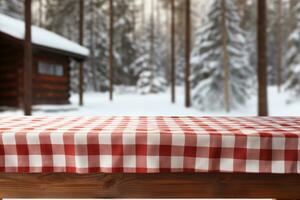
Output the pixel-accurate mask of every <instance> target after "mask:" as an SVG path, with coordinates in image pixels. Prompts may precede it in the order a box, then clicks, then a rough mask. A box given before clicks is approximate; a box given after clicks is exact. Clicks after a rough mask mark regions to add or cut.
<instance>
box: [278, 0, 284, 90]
mask: <svg viewBox="0 0 300 200" xmlns="http://www.w3.org/2000/svg"><path fill="white" fill-rule="evenodd" d="M276 3H277V25H276V26H277V31H276V38H277V56H276V58H277V88H278V92H280V88H281V84H282V17H283V16H282V0H277V2H276Z"/></svg>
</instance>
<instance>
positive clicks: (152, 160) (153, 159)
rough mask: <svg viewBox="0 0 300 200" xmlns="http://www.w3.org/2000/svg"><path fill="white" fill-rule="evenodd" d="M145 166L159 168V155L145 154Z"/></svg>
mask: <svg viewBox="0 0 300 200" xmlns="http://www.w3.org/2000/svg"><path fill="white" fill-rule="evenodd" d="M147 168H149V169H158V168H159V156H147Z"/></svg>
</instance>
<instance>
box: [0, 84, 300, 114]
mask: <svg viewBox="0 0 300 200" xmlns="http://www.w3.org/2000/svg"><path fill="white" fill-rule="evenodd" d="M121 90H122V91H123V93H122V92H120V91H118V92H117V94H116V95H115V100H114V101H113V102H110V101H109V99H108V93H93V92H88V93H86V94H85V98H84V99H85V105H84V106H83V107H80V106H79V105H78V95H77V94H72V97H71V105H62V106H49V105H43V106H34V108H33V112H34V115H35V116H54V115H62V116H110V115H116V116H156V115H159V116H256V115H257V105H256V104H257V98H256V97H252V98H251V99H250V100H249V102H247V104H246V106H243V107H240V108H238V109H236V110H234V111H232V112H229V113H227V112H226V111H218V112H212V111H211V112H208V111H199V110H197V109H195V108H185V106H184V97H183V95H178V101H177V103H176V104H172V103H170V94H169V93H170V92H169V90H167V91H166V92H165V93H160V94H153V95H141V94H139V93H137V92H136V91H134V89H133V88H128V90H129V91H130V92H128V93H124V88H122V89H121ZM177 90H178V92H179V93H180V94H183V92H182V90H183V88H181V87H179V88H177ZM268 92H269V97H270V99H269V106H270V107H269V109H270V115H271V116H300V103H297V102H296V103H295V102H292V103H288V95H287V93H284V92H282V93H278V92H277V89H276V88H275V87H269V90H268ZM9 115H16V116H22V115H23V111H22V110H21V109H17V110H16V109H8V110H7V109H5V111H2V112H1V111H0V117H1V116H9Z"/></svg>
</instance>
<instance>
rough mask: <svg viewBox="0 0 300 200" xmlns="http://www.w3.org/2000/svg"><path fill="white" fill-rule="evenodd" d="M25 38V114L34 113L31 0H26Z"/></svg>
mask: <svg viewBox="0 0 300 200" xmlns="http://www.w3.org/2000/svg"><path fill="white" fill-rule="evenodd" d="M24 3H25V5H24V7H25V40H24V70H23V75H24V76H23V78H24V81H23V83H24V87H23V108H24V114H25V115H31V114H32V108H31V107H32V44H31V0H25V2H24Z"/></svg>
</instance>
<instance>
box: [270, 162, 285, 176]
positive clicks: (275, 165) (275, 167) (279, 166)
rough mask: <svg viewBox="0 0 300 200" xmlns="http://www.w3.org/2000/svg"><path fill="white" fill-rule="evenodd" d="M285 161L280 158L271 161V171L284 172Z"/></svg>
mask: <svg viewBox="0 0 300 200" xmlns="http://www.w3.org/2000/svg"><path fill="white" fill-rule="evenodd" d="M284 172H285V163H284V161H282V160H276V161H272V173H284Z"/></svg>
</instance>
